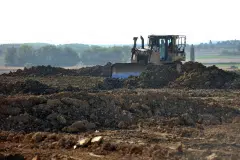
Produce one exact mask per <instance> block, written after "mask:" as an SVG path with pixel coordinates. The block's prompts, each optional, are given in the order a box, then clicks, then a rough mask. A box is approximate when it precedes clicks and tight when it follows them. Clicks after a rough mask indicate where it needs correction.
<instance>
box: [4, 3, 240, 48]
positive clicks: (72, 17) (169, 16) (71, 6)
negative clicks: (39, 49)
mask: <svg viewBox="0 0 240 160" xmlns="http://www.w3.org/2000/svg"><path fill="white" fill-rule="evenodd" d="M239 6H240V1H239V0H0V7H1V8H0V20H1V23H0V43H19V42H48V43H54V44H62V43H88V44H126V43H128V44H129V43H130V44H132V43H133V40H132V38H133V36H140V35H143V36H144V37H145V38H147V35H149V34H185V35H186V36H187V42H188V43H196V42H197V43H198V42H201V41H209V40H210V39H211V40H226V39H240V23H239V21H240V20H239V19H240V8H239Z"/></svg>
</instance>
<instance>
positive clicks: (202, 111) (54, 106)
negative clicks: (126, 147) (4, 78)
mask: <svg viewBox="0 0 240 160" xmlns="http://www.w3.org/2000/svg"><path fill="white" fill-rule="evenodd" d="M0 106H1V108H0V117H1V119H2V120H4V123H0V129H2V130H15V131H64V132H82V131H88V130H95V129H101V128H114V129H117V128H118V129H122V128H129V127H131V126H134V125H137V124H138V123H139V122H141V121H142V122H147V120H148V119H155V121H156V123H160V122H157V121H158V120H157V119H159V118H161V117H163V118H175V120H176V121H175V122H174V123H176V125H194V124H195V123H196V122H197V121H199V122H205V121H207V122H208V121H209V120H210V121H211V120H212V122H208V124H220V123H222V122H224V121H225V120H228V121H229V120H231V119H232V118H234V117H235V116H236V115H239V111H237V110H234V109H231V108H227V107H225V108H224V109H223V108H222V107H220V106H218V105H216V104H215V105H214V106H212V105H209V104H207V103H206V104H205V103H204V102H203V101H201V100H193V99H191V98H187V97H185V98H183V97H182V96H176V95H173V94H169V93H167V92H166V93H155V92H148V93H145V92H141V91H139V92H136V91H127V90H122V91H114V92H113V91H112V92H110V91H106V92H99V93H86V92H80V93H70V92H65V93H58V94H54V95H49V96H47V95H46V96H38V97H36V96H31V97H21V98H1V99H0ZM186 113H188V114H186Z"/></svg>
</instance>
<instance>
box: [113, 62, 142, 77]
mask: <svg viewBox="0 0 240 160" xmlns="http://www.w3.org/2000/svg"><path fill="white" fill-rule="evenodd" d="M145 68H146V65H144V64H139V63H116V64H113V65H112V68H111V77H112V78H128V77H129V76H139V75H140V74H141V73H142V72H143V71H145Z"/></svg>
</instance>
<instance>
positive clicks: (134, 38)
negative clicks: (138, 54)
mask: <svg viewBox="0 0 240 160" xmlns="http://www.w3.org/2000/svg"><path fill="white" fill-rule="evenodd" d="M137 39H138V37H133V41H134V44H133V49H135V48H136V46H137Z"/></svg>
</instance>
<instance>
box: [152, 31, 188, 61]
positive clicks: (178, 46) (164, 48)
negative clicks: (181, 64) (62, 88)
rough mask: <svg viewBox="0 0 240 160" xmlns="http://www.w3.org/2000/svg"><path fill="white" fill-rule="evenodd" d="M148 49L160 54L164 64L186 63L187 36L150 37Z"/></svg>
mask: <svg viewBox="0 0 240 160" xmlns="http://www.w3.org/2000/svg"><path fill="white" fill-rule="evenodd" d="M148 47H149V48H150V49H151V50H152V52H154V53H159V56H160V61H162V62H172V61H185V47H186V36H181V35H149V36H148Z"/></svg>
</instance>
